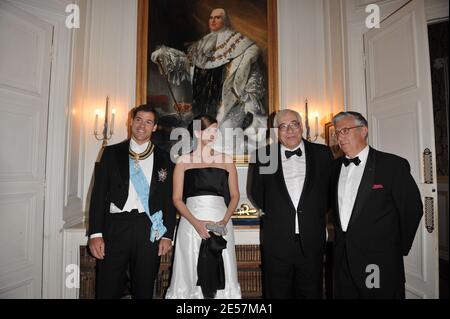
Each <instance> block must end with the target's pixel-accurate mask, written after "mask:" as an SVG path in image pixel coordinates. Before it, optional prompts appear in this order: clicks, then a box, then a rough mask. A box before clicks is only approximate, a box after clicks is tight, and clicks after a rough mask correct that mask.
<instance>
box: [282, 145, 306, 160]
mask: <svg viewBox="0 0 450 319" xmlns="http://www.w3.org/2000/svg"><path fill="white" fill-rule="evenodd" d="M284 154H285V155H286V158H290V157H291V156H293V155H297V156H298V157H300V156H302V150H301V149H300V147H299V148H297V149H296V150H295V151H284Z"/></svg>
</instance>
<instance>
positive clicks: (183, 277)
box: [166, 195, 241, 299]
mask: <svg viewBox="0 0 450 319" xmlns="http://www.w3.org/2000/svg"><path fill="white" fill-rule="evenodd" d="M186 206H187V208H188V209H189V211H190V212H191V213H192V214H193V215H194V216H195V217H196V218H198V219H201V220H211V221H214V222H218V221H220V220H222V219H223V217H224V216H225V213H226V210H227V206H226V205H225V202H224V199H223V197H221V196H213V195H201V196H195V197H189V198H188V199H187V200H186ZM227 230H228V231H227V234H226V235H225V236H224V238H225V240H226V241H227V248H226V249H224V250H223V251H222V258H223V264H224V270H225V289H221V290H217V294H216V299H240V298H241V287H240V285H239V282H238V277H237V264H236V253H235V248H234V230H233V223H232V221H231V220H230V221H229V222H228V224H227ZM201 241H202V238H201V237H200V235H199V234H198V233H197V231H196V230H195V228H194V227H193V226H192V225H191V223H189V221H188V220H187V219H186V218H184V217H181V219H180V223H179V224H178V228H177V233H176V240H175V251H174V254H175V255H174V261H173V265H172V278H171V281H170V285H169V288H168V290H167V293H166V298H167V299H203V294H202V289H201V287H200V286H197V285H196V284H197V261H198V255H199V251H200V244H201Z"/></svg>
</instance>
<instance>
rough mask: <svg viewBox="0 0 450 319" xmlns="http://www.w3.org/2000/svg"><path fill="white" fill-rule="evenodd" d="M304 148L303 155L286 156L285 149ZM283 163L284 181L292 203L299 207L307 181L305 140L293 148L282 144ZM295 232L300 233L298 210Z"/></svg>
mask: <svg viewBox="0 0 450 319" xmlns="http://www.w3.org/2000/svg"><path fill="white" fill-rule="evenodd" d="M299 147H300V149H301V150H302V156H300V157H299V156H297V155H293V156H291V157H290V158H289V159H288V158H286V154H285V151H294V150H296V149H297V148H299ZM281 165H282V168H283V175H284V182H285V183H286V188H287V190H288V193H289V196H290V197H291V201H292V204H293V205H294V207H295V209H297V206H298V203H299V201H300V196H301V195H302V191H303V184H304V183H305V176H306V157H305V145H304V143H303V141H301V142H300V144H299V146H297V147H294V148H293V149H288V148H287V147H285V146H284V145H281ZM295 233H296V234H298V233H299V228H298V218H297V212H296V215H295Z"/></svg>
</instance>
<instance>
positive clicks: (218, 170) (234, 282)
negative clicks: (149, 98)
mask: <svg viewBox="0 0 450 319" xmlns="http://www.w3.org/2000/svg"><path fill="white" fill-rule="evenodd" d="M195 121H197V122H195ZM195 123H197V126H199V129H198V130H195V129H192V131H191V132H192V133H193V135H194V137H195V139H196V141H197V143H196V144H197V145H196V147H195V149H194V151H193V152H191V153H190V154H185V155H182V156H180V158H178V161H177V165H176V167H175V170H174V175H173V178H174V181H173V201H174V204H175V206H176V208H177V209H178V211H179V213H180V214H181V218H180V222H179V225H178V228H177V233H176V241H175V251H174V262H173V267H172V277H171V282H170V286H169V288H168V290H167V293H166V298H168V299H179V298H187V299H201V298H205V297H207V296H204V294H203V291H202V288H201V286H199V285H197V280H198V274H197V270H198V269H197V266H198V265H197V263H198V260H199V252H200V246H201V244H202V240H206V239H208V238H210V233H209V231H208V230H207V229H206V226H205V225H206V224H208V223H217V224H219V225H221V226H225V227H226V229H227V232H226V235H224V236H223V238H224V239H225V240H226V248H225V249H223V250H222V259H223V270H224V275H225V277H224V279H225V280H224V282H225V286H224V289H218V290H217V292H216V294H215V295H214V297H215V298H218V299H225V298H231V299H237V298H241V289H240V285H239V283H238V278H237V264H236V254H235V245H234V230H233V224H232V221H231V219H230V218H231V216H232V214H233V212H234V211H235V209H236V206H237V204H238V202H239V189H238V180H237V172H236V167H235V166H234V163H233V159H232V157H231V156H228V155H225V154H222V153H219V152H217V151H215V150H214V149H213V148H212V145H213V144H214V141H215V140H216V137H217V121H216V120H215V119H214V118H213V117H210V116H208V115H202V116H198V117H196V118H195V119H194V125H193V127H194V128H195V127H196V126H195ZM198 124H200V125H198Z"/></svg>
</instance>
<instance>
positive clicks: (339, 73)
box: [278, 0, 344, 143]
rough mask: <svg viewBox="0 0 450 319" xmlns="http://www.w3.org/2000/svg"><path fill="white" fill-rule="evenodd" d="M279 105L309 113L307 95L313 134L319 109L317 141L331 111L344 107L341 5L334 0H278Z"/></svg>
mask: <svg viewBox="0 0 450 319" xmlns="http://www.w3.org/2000/svg"><path fill="white" fill-rule="evenodd" d="M278 28H279V30H278V31H279V68H280V83H279V86H280V99H281V101H280V102H281V104H280V105H281V108H282V109H284V108H291V109H295V110H297V111H299V112H300V113H301V114H302V116H304V114H305V99H306V98H307V99H308V111H309V122H310V126H311V134H312V135H313V133H314V117H313V116H314V115H313V114H314V113H316V112H318V113H319V119H320V120H319V134H320V135H321V136H320V137H319V139H318V141H317V142H319V143H323V142H324V139H323V134H324V132H323V125H324V124H325V123H326V122H328V121H329V120H330V114H331V113H334V114H336V113H337V112H339V111H341V110H343V108H344V99H343V91H344V88H343V84H344V81H343V68H342V47H341V31H342V27H341V12H340V4H339V2H338V1H334V0H301V1H298V0H282V1H278Z"/></svg>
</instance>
